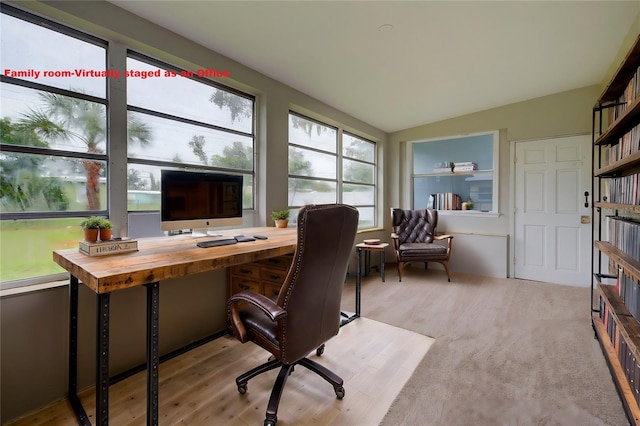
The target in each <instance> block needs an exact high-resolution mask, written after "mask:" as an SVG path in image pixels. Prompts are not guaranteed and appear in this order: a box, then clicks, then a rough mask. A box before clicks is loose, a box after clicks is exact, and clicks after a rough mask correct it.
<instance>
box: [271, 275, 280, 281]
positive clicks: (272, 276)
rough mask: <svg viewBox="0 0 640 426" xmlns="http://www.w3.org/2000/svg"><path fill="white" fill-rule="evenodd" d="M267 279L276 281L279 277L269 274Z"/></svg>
mask: <svg viewBox="0 0 640 426" xmlns="http://www.w3.org/2000/svg"><path fill="white" fill-rule="evenodd" d="M269 278H271V279H272V280H277V279H279V278H280V275H275V274H269Z"/></svg>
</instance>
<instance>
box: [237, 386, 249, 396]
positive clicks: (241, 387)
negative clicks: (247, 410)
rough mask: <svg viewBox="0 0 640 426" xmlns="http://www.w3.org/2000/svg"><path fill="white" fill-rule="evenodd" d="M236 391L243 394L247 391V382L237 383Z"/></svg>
mask: <svg viewBox="0 0 640 426" xmlns="http://www.w3.org/2000/svg"><path fill="white" fill-rule="evenodd" d="M238 392H240V395H244V394H245V393H247V384H246V383H243V384H241V385H238Z"/></svg>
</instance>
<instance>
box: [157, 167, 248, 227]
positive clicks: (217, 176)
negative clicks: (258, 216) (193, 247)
mask: <svg viewBox="0 0 640 426" xmlns="http://www.w3.org/2000/svg"><path fill="white" fill-rule="evenodd" d="M160 201H161V207H160V227H161V229H162V230H163V231H176V230H183V229H202V228H215V227H222V226H237V225H242V176H236V175H230V174H222V173H201V172H187V171H181V170H162V174H161V181H160Z"/></svg>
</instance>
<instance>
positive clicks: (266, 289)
mask: <svg viewBox="0 0 640 426" xmlns="http://www.w3.org/2000/svg"><path fill="white" fill-rule="evenodd" d="M292 260H293V254H291V255H286V256H278V257H273V258H270V259H264V260H260V261H258V262H253V263H246V264H243V265H236V266H232V267H231V269H230V279H229V282H230V289H229V294H234V293H237V292H239V291H242V290H252V291H255V292H257V293H260V294H263V295H265V296H268V297H271V296H277V295H278V293H279V292H280V287H281V286H282V283H283V282H284V279H285V278H286V277H287V272H289V267H290V266H291V262H292ZM247 287H248V288H247Z"/></svg>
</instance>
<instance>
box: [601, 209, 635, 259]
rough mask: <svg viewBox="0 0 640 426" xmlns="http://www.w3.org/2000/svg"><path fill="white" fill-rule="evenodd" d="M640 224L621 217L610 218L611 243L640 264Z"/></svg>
mask: <svg viewBox="0 0 640 426" xmlns="http://www.w3.org/2000/svg"><path fill="white" fill-rule="evenodd" d="M638 241H640V222H637V221H635V220H634V219H631V218H623V217H619V216H610V217H609V243H610V244H611V245H613V246H614V247H616V248H617V249H618V250H621V251H623V252H625V253H626V254H627V255H629V256H630V257H632V258H633V259H635V260H637V261H638V262H640V244H638Z"/></svg>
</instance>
